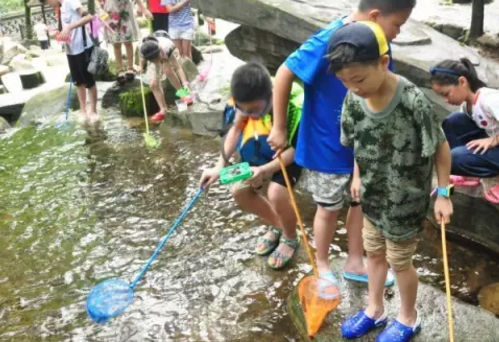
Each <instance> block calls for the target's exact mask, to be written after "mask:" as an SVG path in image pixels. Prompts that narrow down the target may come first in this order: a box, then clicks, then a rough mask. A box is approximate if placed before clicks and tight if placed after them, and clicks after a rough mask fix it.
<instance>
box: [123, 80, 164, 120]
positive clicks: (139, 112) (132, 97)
mask: <svg viewBox="0 0 499 342" xmlns="http://www.w3.org/2000/svg"><path fill="white" fill-rule="evenodd" d="M144 97H145V99H146V108H147V115H152V114H154V113H156V112H158V110H159V107H158V104H157V103H156V100H155V99H154V95H153V93H152V91H151V89H150V88H149V87H144ZM119 107H120V111H121V114H122V115H123V116H126V117H142V116H144V107H143V104H142V92H141V90H140V86H139V88H138V89H137V88H135V89H131V90H129V91H127V92H122V93H120V94H119Z"/></svg>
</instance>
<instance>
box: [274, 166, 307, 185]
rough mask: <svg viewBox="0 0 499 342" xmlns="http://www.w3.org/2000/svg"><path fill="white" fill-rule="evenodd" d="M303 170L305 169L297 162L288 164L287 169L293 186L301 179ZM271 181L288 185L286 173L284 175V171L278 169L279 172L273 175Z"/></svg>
mask: <svg viewBox="0 0 499 342" xmlns="http://www.w3.org/2000/svg"><path fill="white" fill-rule="evenodd" d="M302 170H303V169H302V168H301V166H299V165H298V164H296V163H293V164H290V165H288V166H286V171H287V173H288V177H289V182H290V183H291V186H292V187H293V188H294V187H295V185H296V183H298V180H299V179H300V176H301V171H302ZM270 181H271V182H274V183H277V184H280V185H282V186H284V187H285V186H286V181H285V179H284V175H283V173H282V171H278V172H276V173H274V175H273V176H272V178H271V179H270Z"/></svg>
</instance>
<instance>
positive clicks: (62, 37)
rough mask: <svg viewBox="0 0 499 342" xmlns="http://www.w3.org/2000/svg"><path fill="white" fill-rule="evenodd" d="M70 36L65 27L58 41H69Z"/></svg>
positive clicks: (67, 28)
mask: <svg viewBox="0 0 499 342" xmlns="http://www.w3.org/2000/svg"><path fill="white" fill-rule="evenodd" d="M70 34H71V29H70V28H69V26H66V27H65V28H63V29H62V31H61V32H60V33H59V39H60V40H62V41H68V40H69V39H70Z"/></svg>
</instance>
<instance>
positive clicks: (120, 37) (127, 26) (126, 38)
mask: <svg viewBox="0 0 499 342" xmlns="http://www.w3.org/2000/svg"><path fill="white" fill-rule="evenodd" d="M136 2H137V6H138V11H139V12H140V13H142V14H143V15H145V17H146V18H147V19H152V18H153V16H152V14H151V12H149V10H148V9H147V8H145V6H144V4H143V3H142V1H141V0H136ZM96 5H97V6H99V7H100V8H99V12H100V16H101V18H107V20H105V21H106V22H107V25H108V26H109V28H110V29H111V30H112V31H111V30H110V29H109V28H107V27H106V29H105V30H104V37H105V39H106V41H107V42H108V43H109V44H112V45H113V48H114V57H115V58H116V68H117V70H118V76H117V81H118V83H119V84H124V83H125V81H128V82H131V81H133V80H134V78H135V73H136V72H135V69H134V67H133V59H134V54H133V42H136V41H138V40H139V39H140V32H139V26H138V24H137V21H136V20H135V14H134V8H133V4H132V2H131V0H99V1H96ZM121 44H124V45H125V50H126V61H127V69H126V71H125V69H124V67H123V53H122V51H121Z"/></svg>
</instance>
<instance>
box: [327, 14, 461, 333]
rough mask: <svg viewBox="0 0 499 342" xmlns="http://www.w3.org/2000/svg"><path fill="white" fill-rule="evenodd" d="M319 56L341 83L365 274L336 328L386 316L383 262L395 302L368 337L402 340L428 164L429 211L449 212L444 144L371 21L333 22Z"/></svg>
mask: <svg viewBox="0 0 499 342" xmlns="http://www.w3.org/2000/svg"><path fill="white" fill-rule="evenodd" d="M327 59H328V60H329V65H330V70H331V71H332V72H334V74H335V75H336V77H337V78H338V79H339V80H341V82H343V84H344V85H345V87H347V88H348V90H349V92H348V93H347V96H346V98H345V102H344V105H343V112H342V115H341V142H342V144H343V145H345V146H349V147H353V148H354V157H355V170H354V176H353V181H352V187H351V192H352V196H353V197H354V199H356V200H357V201H362V209H363V212H364V228H363V231H362V234H363V238H364V248H365V250H366V252H367V257H368V263H367V265H368V268H367V272H368V275H369V301H368V306H367V308H366V309H365V310H362V311H360V312H359V313H357V314H356V315H355V316H353V317H351V318H348V319H347V320H346V321H345V322H344V323H343V325H342V327H341V331H342V334H343V336H344V337H346V338H358V337H360V336H363V335H365V334H367V333H368V332H369V331H371V330H373V329H376V328H377V327H380V326H382V325H384V324H386V323H387V321H388V317H387V312H386V311H385V308H384V305H383V289H384V283H385V280H386V274H387V271H388V264H390V266H391V267H392V269H393V270H394V271H395V275H396V278H397V284H398V287H399V290H400V309H399V314H398V316H397V318H396V320H394V321H393V322H392V323H391V324H390V325H389V326H388V327H387V328H386V329H385V330H384V331H383V332H381V334H380V335H379V336H378V337H377V339H376V341H377V342H407V341H409V340H410V339H412V337H413V336H414V335H415V334H416V333H417V332H418V331H419V330H420V329H421V317H419V315H418V312H417V311H416V298H417V289H418V276H417V273H416V270H415V269H414V267H413V265H412V257H413V255H414V253H415V252H416V247H417V236H418V234H419V233H420V232H421V231H422V230H423V225H424V221H425V219H426V213H427V210H428V207H429V205H430V197H429V194H430V193H431V189H430V187H431V181H432V171H433V165H435V169H436V172H437V176H438V197H437V199H436V201H435V208H434V210H435V216H436V219H437V221H441V220H444V221H445V222H446V223H448V222H449V218H450V215H451V214H452V203H451V201H450V199H449V195H450V193H449V189H450V186H449V177H450V167H451V166H450V149H449V144H448V143H447V141H446V139H445V135H444V132H443V131H442V128H441V126H440V122H439V120H438V118H437V115H436V113H435V112H434V110H433V108H432V105H431V104H430V103H429V102H428V100H427V99H426V97H425V95H424V94H423V93H422V92H421V91H420V90H419V89H418V88H417V87H416V86H415V85H414V84H412V83H411V82H409V81H408V80H407V79H405V78H404V77H402V76H398V75H395V74H393V73H392V72H391V71H389V69H388V65H389V63H390V56H389V46H388V42H387V40H386V38H385V35H384V34H383V30H382V29H381V27H380V26H379V25H378V24H376V23H373V22H368V21H365V22H355V23H350V24H347V25H345V26H343V27H341V28H339V29H338V30H336V32H335V33H333V35H332V36H331V38H330V41H329V48H328V55H327ZM387 261H388V262H387Z"/></svg>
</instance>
